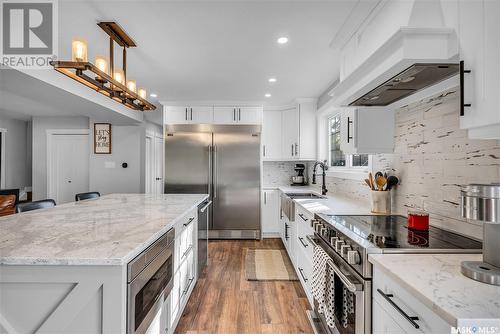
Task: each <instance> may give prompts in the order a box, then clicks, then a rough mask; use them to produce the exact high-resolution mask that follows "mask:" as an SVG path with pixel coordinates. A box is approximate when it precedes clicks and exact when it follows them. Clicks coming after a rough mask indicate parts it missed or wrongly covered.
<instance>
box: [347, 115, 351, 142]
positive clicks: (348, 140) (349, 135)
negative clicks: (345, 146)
mask: <svg viewBox="0 0 500 334" xmlns="http://www.w3.org/2000/svg"><path fill="white" fill-rule="evenodd" d="M351 124H352V121H351V118H350V117H347V142H348V143H349V142H350V140H351V139H352V137H351Z"/></svg>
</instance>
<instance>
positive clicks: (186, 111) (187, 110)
mask: <svg viewBox="0 0 500 334" xmlns="http://www.w3.org/2000/svg"><path fill="white" fill-rule="evenodd" d="M187 120H188V108H186V121H187Z"/></svg>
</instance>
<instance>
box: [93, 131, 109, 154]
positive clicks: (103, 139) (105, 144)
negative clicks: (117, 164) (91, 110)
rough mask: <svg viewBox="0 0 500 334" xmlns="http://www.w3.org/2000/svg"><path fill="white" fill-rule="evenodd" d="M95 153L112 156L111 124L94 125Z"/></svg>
mask: <svg viewBox="0 0 500 334" xmlns="http://www.w3.org/2000/svg"><path fill="white" fill-rule="evenodd" d="M94 153H95V154H111V124H109V123H94Z"/></svg>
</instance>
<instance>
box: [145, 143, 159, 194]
mask: <svg viewBox="0 0 500 334" xmlns="http://www.w3.org/2000/svg"><path fill="white" fill-rule="evenodd" d="M145 176H146V189H145V192H146V194H163V138H162V137H160V136H158V135H156V134H146V173H145Z"/></svg>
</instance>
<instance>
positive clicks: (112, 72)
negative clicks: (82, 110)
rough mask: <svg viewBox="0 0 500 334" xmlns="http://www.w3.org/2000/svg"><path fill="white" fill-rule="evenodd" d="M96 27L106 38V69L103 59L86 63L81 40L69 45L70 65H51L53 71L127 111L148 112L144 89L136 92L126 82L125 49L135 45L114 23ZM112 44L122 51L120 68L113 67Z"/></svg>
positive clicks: (130, 82) (132, 82)
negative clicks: (107, 36) (70, 52)
mask: <svg viewBox="0 0 500 334" xmlns="http://www.w3.org/2000/svg"><path fill="white" fill-rule="evenodd" d="M97 25H98V26H99V27H100V28H101V29H102V30H104V32H106V34H108V35H109V67H108V63H107V59H106V57H104V56H97V57H96V60H95V65H94V64H92V63H91V62H89V61H88V60H87V42H86V41H85V40H84V39H81V38H74V39H73V41H72V57H71V58H72V60H71V61H51V62H50V64H51V65H52V66H53V67H54V69H55V70H56V71H58V72H60V73H62V74H64V75H66V76H68V77H70V78H72V79H74V80H76V81H78V82H80V83H82V84H84V85H85V86H87V87H89V88H91V89H93V90H95V91H97V92H99V93H101V94H103V95H105V96H107V97H109V98H111V99H113V100H115V101H117V102H120V103H122V104H124V105H125V106H127V107H128V108H131V109H134V110H139V111H152V110H155V109H156V106H155V105H154V104H152V103H150V102H149V101H148V100H146V91H145V89H143V88H141V89H139V92H137V85H136V82H135V80H128V81H127V48H130V47H136V46H137V45H136V44H135V42H134V41H133V40H132V38H130V36H128V35H127V33H126V32H125V31H124V30H123V28H122V27H121V26H120V25H119V24H118V23H116V22H99V23H97ZM114 43H117V44H118V45H119V46H121V47H123V62H122V64H123V66H122V68H121V69H115V67H114Z"/></svg>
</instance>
